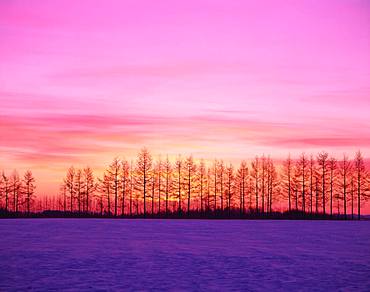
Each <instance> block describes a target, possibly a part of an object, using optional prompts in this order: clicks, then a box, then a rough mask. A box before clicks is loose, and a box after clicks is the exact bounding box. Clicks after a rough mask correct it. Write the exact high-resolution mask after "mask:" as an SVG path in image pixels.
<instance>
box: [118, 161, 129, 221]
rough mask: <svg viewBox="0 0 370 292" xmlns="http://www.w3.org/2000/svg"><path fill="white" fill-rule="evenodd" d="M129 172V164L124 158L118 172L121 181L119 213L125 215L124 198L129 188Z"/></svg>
mask: <svg viewBox="0 0 370 292" xmlns="http://www.w3.org/2000/svg"><path fill="white" fill-rule="evenodd" d="M129 174H130V166H129V163H128V162H127V161H126V160H122V161H121V172H120V178H119V180H120V182H121V203H122V205H121V215H122V216H124V215H125V199H126V194H127V191H128V189H129Z"/></svg>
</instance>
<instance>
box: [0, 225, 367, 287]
mask: <svg viewBox="0 0 370 292" xmlns="http://www.w3.org/2000/svg"><path fill="white" fill-rule="evenodd" d="M92 288H93V289H95V290H101V291H104V290H110V291H111V290H126V291H127V290H182V291H185V290H186V291H189V290H203V291H226V290H234V291H235V290H249V291H251V290H257V291H279V290H284V291H286V290H289V291H292V290H293V291H295V290H300V291H315V290H316V291H327V290H331V291H336V290H340V289H343V290H345V291H370V221H362V222H349V221H348V222H337V221H263V220H259V221H239V220H238V221H236V220H233V221H221V220H215V221H207V220H203V221H200V220H188V221H186V220H109V219H106V220H105V219H23V220H22V219H19V220H18V219H10V220H0V291H15V290H17V291H25V290H28V289H30V290H35V291H40V290H54V291H55V290H58V291H59V290H70V291H72V290H86V291H87V290H91V289H92Z"/></svg>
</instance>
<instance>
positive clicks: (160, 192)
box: [156, 158, 163, 214]
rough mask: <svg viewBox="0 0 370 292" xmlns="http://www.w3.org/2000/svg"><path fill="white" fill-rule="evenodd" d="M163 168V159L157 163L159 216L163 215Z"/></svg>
mask: <svg viewBox="0 0 370 292" xmlns="http://www.w3.org/2000/svg"><path fill="white" fill-rule="evenodd" d="M162 167H163V163H162V160H161V158H159V160H158V162H157V167H156V169H157V185H158V214H161V197H162V176H163V173H162Z"/></svg>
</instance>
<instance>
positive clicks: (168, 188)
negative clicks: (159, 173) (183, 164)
mask: <svg viewBox="0 0 370 292" xmlns="http://www.w3.org/2000/svg"><path fill="white" fill-rule="evenodd" d="M171 174H172V166H171V162H170V161H169V159H168V156H167V159H166V162H165V164H164V175H165V179H166V182H165V196H166V198H165V201H166V216H167V215H168V199H169V194H170V191H171V185H172V180H171Z"/></svg>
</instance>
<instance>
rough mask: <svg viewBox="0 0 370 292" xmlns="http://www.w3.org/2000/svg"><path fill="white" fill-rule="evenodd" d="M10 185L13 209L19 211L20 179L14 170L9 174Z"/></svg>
mask: <svg viewBox="0 0 370 292" xmlns="http://www.w3.org/2000/svg"><path fill="white" fill-rule="evenodd" d="M10 186H11V192H12V194H13V211H14V212H18V211H19V205H20V203H21V187H22V184H21V180H20V178H19V174H18V172H17V171H16V170H14V171H13V173H12V175H11V176H10Z"/></svg>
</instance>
